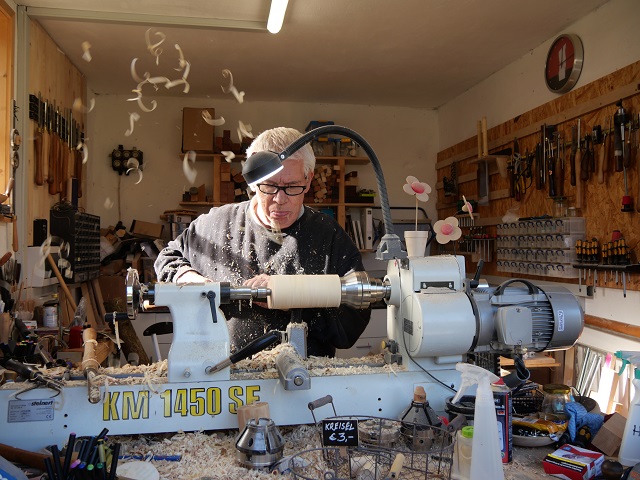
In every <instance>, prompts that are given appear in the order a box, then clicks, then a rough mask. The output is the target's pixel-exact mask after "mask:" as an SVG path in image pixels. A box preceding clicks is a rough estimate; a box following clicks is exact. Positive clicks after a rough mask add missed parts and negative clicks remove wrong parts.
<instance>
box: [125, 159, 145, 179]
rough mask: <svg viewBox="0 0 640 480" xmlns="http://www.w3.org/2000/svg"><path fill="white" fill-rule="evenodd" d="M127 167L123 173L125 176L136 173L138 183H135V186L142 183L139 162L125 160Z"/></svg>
mask: <svg viewBox="0 0 640 480" xmlns="http://www.w3.org/2000/svg"><path fill="white" fill-rule="evenodd" d="M127 167H129V168H127V171H126V172H125V173H126V174H127V175H129V174H130V173H131V172H133V171H136V172H138V181H137V182H136V185H138V184H139V183H140V182H141V181H142V169H141V168H140V162H139V161H138V160H137V159H135V158H130V159H129V160H127Z"/></svg>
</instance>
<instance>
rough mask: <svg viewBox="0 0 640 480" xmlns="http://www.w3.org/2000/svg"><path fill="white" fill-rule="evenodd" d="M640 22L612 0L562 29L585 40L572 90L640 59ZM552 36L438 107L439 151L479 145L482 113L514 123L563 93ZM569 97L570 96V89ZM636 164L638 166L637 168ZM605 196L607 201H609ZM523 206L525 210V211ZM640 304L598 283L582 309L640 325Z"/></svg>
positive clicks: (613, 340) (604, 341)
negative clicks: (555, 82)
mask: <svg viewBox="0 0 640 480" xmlns="http://www.w3.org/2000/svg"><path fill="white" fill-rule="evenodd" d="M639 21H640V10H639V9H638V8H637V3H636V2H635V1H633V0H612V1H611V2H609V3H607V4H606V5H604V6H602V7H601V8H599V9H598V10H596V11H595V12H593V13H592V14H590V15H588V16H586V17H585V18H583V19H582V20H580V21H579V22H576V23H575V24H574V25H570V26H568V27H567V28H566V29H564V30H563V31H564V32H570V33H576V34H578V35H579V36H580V37H581V39H582V41H583V44H584V50H585V65H584V69H583V72H582V75H581V77H580V80H579V82H578V84H577V86H576V89H574V91H573V92H574V93H575V92H576V91H578V90H577V89H579V88H580V87H583V86H585V85H587V84H589V83H592V82H594V80H597V79H599V78H601V77H603V76H606V75H608V74H611V73H612V72H614V71H616V70H618V69H620V68H623V67H625V66H628V65H631V64H633V63H634V62H637V61H638V60H640V51H639V50H638V49H637V45H638V44H639V42H640V32H639V31H638V29H637V24H638V22H639ZM554 38H555V37H554ZM554 38H551V39H549V40H548V41H547V42H545V43H544V44H542V45H541V46H540V47H538V48H537V49H535V50H533V51H532V52H530V54H528V55H526V56H525V57H522V58H520V59H518V60H517V61H515V62H513V63H512V64H511V65H509V66H507V67H506V68H504V69H503V70H501V71H499V72H497V73H495V74H494V75H493V76H491V77H490V78H488V79H487V80H485V81H484V82H482V83H481V84H479V85H478V86H476V87H474V88H472V89H470V90H469V91H467V92H466V93H465V94H463V95H461V96H460V97H458V98H456V99H455V100H454V101H452V102H449V103H448V104H446V105H444V106H443V107H442V108H441V109H440V110H439V123H440V147H441V148H440V150H441V151H442V150H447V149H449V148H451V147H453V146H454V145H455V144H457V143H458V142H461V141H463V140H465V139H468V140H467V148H472V145H475V134H476V121H477V120H478V119H480V118H481V117H482V116H483V115H486V116H487V117H488V122H489V126H490V127H493V126H496V125H501V124H503V122H505V124H510V122H512V121H514V119H517V118H518V117H519V116H520V115H522V114H525V113H526V112H529V111H531V110H534V109H536V107H538V106H540V105H543V104H546V103H547V102H549V101H551V100H553V99H556V98H559V97H558V96H557V95H553V94H551V93H550V92H548V91H547V89H546V86H545V85H544V79H543V71H544V63H545V59H546V54H547V51H548V48H549V46H550V45H551V43H552V41H553V40H554ZM632 78H633V77H629V78H628V80H629V81H631V79H632ZM603 86H604V87H607V86H608V85H606V84H605V85H603ZM605 91H606V90H605V89H603V90H602V91H601V92H600V93H604V92H605ZM565 96H566V97H567V98H570V96H571V93H569V94H566V95H565ZM573 98H574V100H575V101H576V103H579V101H580V99H576V98H575V97H573ZM637 102H638V99H637V96H636V99H635V100H634V103H631V101H627V102H626V103H627V107H628V108H629V109H630V110H631V111H632V112H634V113H636V114H637V112H638V103H637ZM572 106H573V104H567V105H565V107H566V108H570V107H572ZM611 114H613V107H610V108H609V109H608V110H607V112H606V115H611ZM601 117H602V113H600V114H599V116H596V115H593V114H592V115H589V116H587V117H585V118H583V122H584V121H585V120H586V122H587V124H585V123H583V135H584V134H585V133H586V131H585V130H584V127H585V126H588V127H589V129H591V127H592V126H593V125H595V124H597V123H598V122H601ZM540 119H541V118H539V120H540ZM565 126H566V125H565ZM505 133H506V132H504V131H503V132H502V134H503V135H504V134H505ZM498 136H499V135H498ZM634 163H635V164H636V165H637V160H634ZM633 169H634V170H635V171H637V170H636V169H637V167H634V168H633ZM614 175H615V177H613V178H611V177H610V178H609V179H608V180H607V182H608V183H609V182H614V180H615V182H614V183H615V185H612V184H611V183H609V186H614V187H615V191H616V192H617V193H619V192H618V187H619V186H620V185H619V184H620V183H621V181H622V180H621V174H620V173H617V174H614ZM494 177H496V179H495V180H492V182H494V183H493V184H492V186H493V187H495V188H505V185H502V186H500V185H496V183H495V182H499V181H500V180H497V177H498V176H497V175H494ZM634 178H635V177H634ZM591 182H593V183H595V180H594V179H592V180H591ZM630 185H631V186H632V190H634V192H633V195H634V197H637V193H636V192H635V189H636V188H637V187H636V185H637V182H635V183H634V182H631V183H630ZM589 189H591V193H590V196H589V197H587V198H591V199H592V201H594V202H596V203H598V202H602V203H604V202H605V200H604V199H608V198H609V196H608V192H606V194H603V196H602V197H598V196H597V194H596V192H595V189H597V187H594V186H592V185H591V184H590V185H589ZM598 191H600V190H598ZM588 192H589V191H588ZM463 193H464V192H463ZM567 193H572V190H569V191H567ZM594 194H596V196H593V195H594ZM618 197H619V195H618ZM618 197H616V198H615V200H616V207H619V205H618V203H619V201H620V198H618ZM635 200H637V199H635ZM606 201H607V202H608V200H606ZM502 202H503V205H502V209H501V210H502V211H501V212H499V213H497V212H496V213H494V214H496V215H497V214H500V215H502V214H504V213H505V212H504V211H505V210H506V208H508V207H509V206H510V205H512V204H516V202H515V201H513V200H510V201H507V200H503V201H502ZM527 205H528V204H527ZM540 206H541V205H540V204H538V205H537V207H540ZM531 208H533V207H531ZM531 208H529V207H528V206H525V207H524V209H523V211H521V212H520V213H521V214H523V215H527V214H534V212H533V211H532V210H531ZM598 208H599V206H591V207H588V209H590V213H591V215H592V216H593V218H594V219H595V215H596V214H597V212H598ZM524 210H526V212H525V211H524ZM618 210H619V208H618ZM587 211H589V210H587ZM442 213H445V212H441V214H442ZM535 213H537V214H542V213H550V212H548V211H544V209H541V211H539V212H535ZM447 214H448V213H447ZM600 214H601V215H602V216H604V217H606V216H607V215H608V212H607V210H602V211H601V212H600ZM441 216H442V215H441ZM616 218H617V217H616ZM610 221H612V219H609V220H606V219H605V222H607V227H606V228H610V226H609V225H608V222H610ZM639 223H640V222H638V214H637V213H635V214H633V215H632V216H629V217H628V220H627V221H626V222H625V225H624V227H623V228H624V229H628V230H629V231H630V232H631V233H630V234H629V235H631V234H633V235H635V236H636V237H637V236H638V235H639V234H640V232H638V228H639ZM603 235H605V233H600V232H595V231H594V230H593V228H591V229H590V228H588V229H587V237H588V238H591V236H597V237H599V238H600V239H601V241H602V239H603V238H602V237H603ZM606 235H608V236H610V235H611V232H610V231H607V232H606ZM634 278H635V282H636V285H637V275H634ZM639 307H640V292H638V291H628V292H627V298H623V296H622V293H621V291H620V289H619V288H618V289H616V288H598V289H597V290H596V293H595V295H594V297H593V298H587V299H585V300H584V308H585V312H586V313H587V314H589V315H594V316H597V317H602V318H607V319H612V320H616V321H618V322H622V323H628V324H631V325H639V324H640V318H639V317H638V315H637V311H638V308H639ZM580 342H582V343H585V344H587V345H592V346H594V347H596V348H600V349H611V350H615V349H620V348H628V349H632V348H633V349H637V348H638V345H639V343H638V342H636V341H634V340H628V339H624V338H620V335H618V334H616V335H611V334H607V333H603V332H601V331H598V330H594V329H591V328H587V329H585V333H584V334H583V336H582V337H581V339H580Z"/></svg>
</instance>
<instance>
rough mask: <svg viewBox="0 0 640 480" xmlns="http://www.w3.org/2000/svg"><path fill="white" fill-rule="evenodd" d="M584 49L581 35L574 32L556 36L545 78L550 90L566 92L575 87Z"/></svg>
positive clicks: (548, 57) (548, 59)
mask: <svg viewBox="0 0 640 480" xmlns="http://www.w3.org/2000/svg"><path fill="white" fill-rule="evenodd" d="M583 60H584V51H583V49H582V41H581V40H580V37H578V36H577V35H573V34H567V35H560V36H559V37H558V38H556V39H555V40H554V42H553V45H551V48H550V49H549V53H548V54H547V64H546V68H545V80H546V82H547V87H548V88H549V90H551V91H552V92H555V93H565V92H568V91H569V90H571V89H572V88H573V86H574V85H575V84H576V82H577V81H578V78H580V73H581V72H582V63H583Z"/></svg>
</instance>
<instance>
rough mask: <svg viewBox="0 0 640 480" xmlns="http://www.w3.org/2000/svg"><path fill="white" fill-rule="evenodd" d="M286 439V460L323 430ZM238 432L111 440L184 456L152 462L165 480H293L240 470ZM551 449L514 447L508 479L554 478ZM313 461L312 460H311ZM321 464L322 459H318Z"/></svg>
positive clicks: (315, 444)
mask: <svg viewBox="0 0 640 480" xmlns="http://www.w3.org/2000/svg"><path fill="white" fill-rule="evenodd" d="M278 428H279V429H280V432H281V433H282V436H283V437H284V440H285V447H284V453H283V455H284V457H285V458H286V457H288V456H291V455H295V454H298V453H300V452H303V451H306V450H311V449H316V448H320V447H321V445H320V431H319V428H318V427H316V426H314V425H298V426H292V427H278ZM238 434H239V431H238V430H225V431H218V432H215V433H205V432H194V433H183V432H179V433H175V434H173V433H169V434H157V435H136V436H120V437H110V439H109V441H110V443H111V442H120V443H121V444H122V449H121V452H120V453H121V455H143V456H145V455H182V459H181V460H180V461H177V462H173V461H164V460H151V463H152V464H153V465H154V466H155V467H156V468H157V470H158V472H159V473H160V478H161V479H164V480H173V479H185V480H187V479H199V480H206V479H225V480H243V479H258V480H260V479H262V480H267V479H273V478H274V475H275V476H276V477H283V478H293V476H292V475H290V474H284V475H276V474H272V473H267V472H264V471H259V470H249V469H246V468H244V467H241V466H240V465H239V464H238V462H237V461H236V447H235V443H236V440H237V438H238ZM552 450H553V449H552V448H520V447H516V448H514V460H513V462H511V463H509V464H507V465H505V466H504V473H505V479H506V480H530V479H538V478H552V477H551V476H550V475H547V474H545V473H544V471H543V468H542V459H543V458H544V457H545V455H546V454H547V453H550V452H551V451H552ZM308 458H310V457H308ZM318 461H319V460H318Z"/></svg>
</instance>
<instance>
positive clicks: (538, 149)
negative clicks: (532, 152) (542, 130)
mask: <svg viewBox="0 0 640 480" xmlns="http://www.w3.org/2000/svg"><path fill="white" fill-rule="evenodd" d="M535 158H536V168H535V173H534V175H535V177H536V190H542V177H543V176H544V173H543V172H544V166H543V164H542V146H541V145H540V144H539V143H538V144H537V145H536V157H535Z"/></svg>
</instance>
